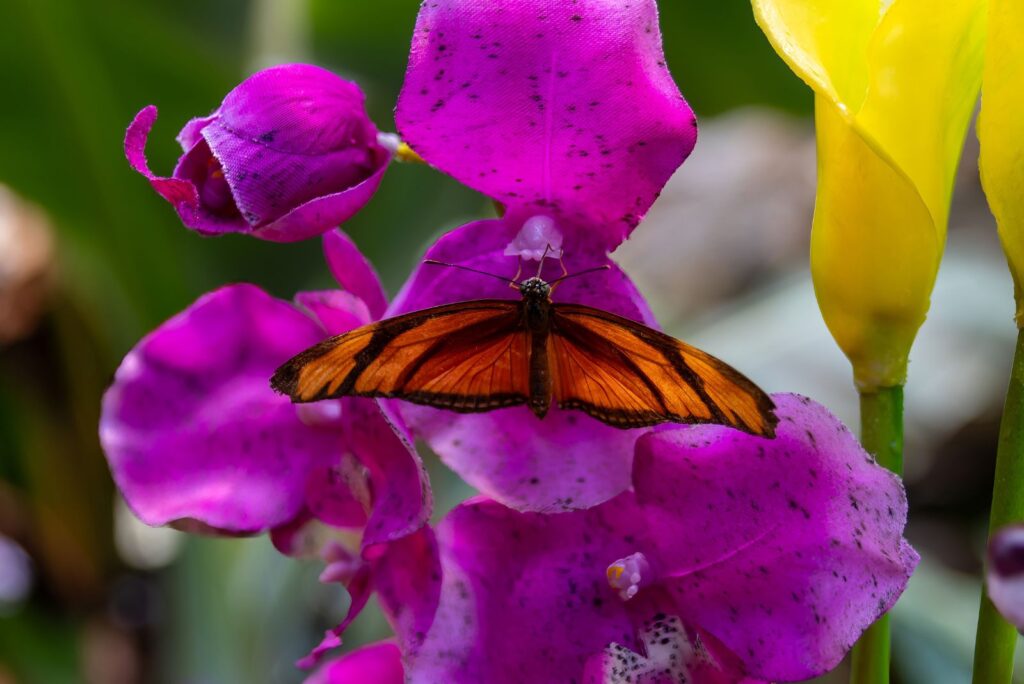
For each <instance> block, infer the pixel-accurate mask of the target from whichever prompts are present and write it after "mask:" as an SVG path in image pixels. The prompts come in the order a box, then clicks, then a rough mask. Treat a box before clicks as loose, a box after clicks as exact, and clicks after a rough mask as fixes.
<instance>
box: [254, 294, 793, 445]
mask: <svg viewBox="0 0 1024 684" xmlns="http://www.w3.org/2000/svg"><path fill="white" fill-rule="evenodd" d="M514 285H515V287H516V288H517V289H518V290H519V292H520V295H521V299H520V300H519V301H515V300H506V299H481V300H473V301H467V302H460V303H456V304H447V305H444V306H438V307H433V308H430V309H425V310H422V311H416V312H412V313H407V314H403V315H400V316H396V317H394V318H389V319H385V320H382V321H379V322H377V323H372V324H370V325H367V326H363V327H362V328H357V329H356V330H352V331H350V332H347V333H344V334H342V335H338V336H336V337H332V338H330V339H328V340H325V341H324V342H321V343H320V344H318V345H316V346H314V347H312V348H310V349H307V350H306V351H304V352H302V353H301V354H299V355H297V356H295V357H294V358H292V359H290V360H289V361H288V362H286V363H285V364H284V365H283V366H281V367H280V368H279V369H278V370H277V372H276V373H275V374H274V377H273V378H272V380H271V384H272V386H273V387H274V388H275V389H276V390H277V391H279V392H282V393H284V394H287V395H289V396H290V397H291V398H292V400H293V401H296V402H308V401H317V400H321V399H329V398H338V397H342V396H365V397H388V398H398V399H404V400H406V401H411V402H414V403H418V404H423V405H427V406H433V407H437V408H443V409H448V410H452V411H458V412H463V413H474V412H481V411H490V410H493V409H497V408H503V407H508V406H516V405H524V404H525V405H527V406H528V407H529V408H530V410H531V411H532V412H533V413H534V414H535V415H536V416H537V417H539V418H543V417H544V416H545V415H547V413H548V411H549V409H550V407H551V405H552V403H555V404H557V405H558V406H559V408H562V409H574V410H580V411H584V412H585V413H587V414H589V415H591V416H593V417H595V418H597V419H598V420H601V421H603V422H605V423H607V424H609V425H613V426H615V427H620V428H634V427H642V426H648V425H654V424H657V423H662V422H679V423H720V424H723V425H729V426H732V427H735V428H737V429H740V430H744V431H746V432H750V433H753V434H758V435H764V436H773V435H774V431H775V424H776V422H777V421H776V418H775V415H774V412H773V409H774V404H773V403H772V401H771V399H770V398H769V397H768V396H767V395H766V394H765V393H764V392H763V391H761V390H760V389H759V388H758V387H757V386H756V385H755V384H754V383H752V382H751V381H750V380H748V379H747V378H745V377H744V376H743V375H741V374H740V373H738V372H737V371H735V370H734V369H732V368H731V367H729V366H728V365H726V364H725V363H723V362H721V361H719V360H718V359H715V358H714V357H712V356H710V355H708V354H705V353H704V352H702V351H700V350H698V349H696V348H694V347H691V346H689V345H687V344H685V343H683V342H680V341H679V340H676V339H674V338H672V337H670V336H668V335H665V334H664V333H661V332H659V331H657V330H653V329H651V328H649V327H647V326H645V325H642V324H640V323H637V322H636V321H632V320H630V319H627V318H624V317H622V316H618V315H616V314H613V313H610V312H607V311H602V310H600V309H596V308H593V307H589V306H584V305H580V304H563V303H555V302H553V301H552V299H551V291H552V287H551V285H550V284H549V283H547V282H545V281H544V280H542V279H541V278H539V277H536V278H529V279H527V280H524V281H522V282H521V283H514Z"/></svg>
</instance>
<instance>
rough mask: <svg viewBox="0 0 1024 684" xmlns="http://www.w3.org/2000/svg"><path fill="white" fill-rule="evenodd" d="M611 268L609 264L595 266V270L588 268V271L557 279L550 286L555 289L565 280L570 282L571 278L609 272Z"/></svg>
mask: <svg viewBox="0 0 1024 684" xmlns="http://www.w3.org/2000/svg"><path fill="white" fill-rule="evenodd" d="M610 268H611V266H610V265H608V264H604V265H603V266H595V267H594V268H588V269H585V270H583V271H577V272H576V273H569V274H567V275H564V276H562V277H561V278H557V279H556V280H552V281H551V282H550V283H548V284H549V285H551V287H552V288H554V286H555V285H557V284H558V283H560V282H562V281H563V280H569V278H575V277H577V276H581V275H587V274H589V273H596V272H597V271H607V270H609V269H610Z"/></svg>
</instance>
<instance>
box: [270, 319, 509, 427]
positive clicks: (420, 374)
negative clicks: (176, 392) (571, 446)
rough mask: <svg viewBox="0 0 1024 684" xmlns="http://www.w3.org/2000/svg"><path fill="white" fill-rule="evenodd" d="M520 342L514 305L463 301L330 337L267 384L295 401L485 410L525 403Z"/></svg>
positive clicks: (287, 364)
mask: <svg viewBox="0 0 1024 684" xmlns="http://www.w3.org/2000/svg"><path fill="white" fill-rule="evenodd" d="M528 345H529V337H528V334H527V332H526V329H525V327H524V326H523V323H522V316H521V304H520V303H519V302H516V301H508V300H478V301H472V302H463V303H459V304H450V305H447V306H439V307H435V308H432V309H425V310H423V311H417V312H414V313H409V314H405V315H403V316H397V317H395V318H389V319H386V320H383V321H380V322H378V323H373V324H371V325H367V326H364V327H362V328H358V329H356V330H353V331H350V332H348V333H344V334H342V335H338V336H337V337H332V338H330V339H328V340H325V341H324V342H321V343H320V344H318V345H317V346H315V347H313V348H311V349H309V350H307V351H305V352H303V353H301V354H299V355H298V356H296V357H295V358H293V359H291V360H290V361H288V362H287V363H286V364H285V365H283V366H282V367H281V368H280V369H278V371H277V373H275V375H274V378H273V380H272V381H271V382H272V385H273V386H274V388H275V389H277V390H278V391H280V392H283V393H285V394H288V395H290V396H291V397H292V398H293V399H294V400H296V401H300V402H307V401H317V400H320V399H328V398H335V397H341V396H365V397H394V398H399V399H405V400H407V401H412V402H415V403H420V404H426V405H429V406H436V407H439V408H448V409H452V410H456V411H486V410H489V409H493V408H499V407H502V406H513V405H516V404H523V403H526V401H527V395H528V393H529V382H528V377H527V376H528V354H529V346H528Z"/></svg>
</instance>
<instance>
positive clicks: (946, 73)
mask: <svg viewBox="0 0 1024 684" xmlns="http://www.w3.org/2000/svg"><path fill="white" fill-rule="evenodd" d="M1006 1H1007V2H1013V1H1014V0H1006ZM753 6H754V13H755V16H756V18H757V21H758V23H759V24H760V26H761V28H762V30H764V32H765V34H766V35H767V36H768V38H769V40H770V41H771V42H772V44H773V45H774V47H775V49H776V51H777V52H778V53H779V54H780V55H781V56H782V57H783V59H785V60H786V62H787V63H788V64H789V65H790V67H791V68H792V69H793V70H794V71H795V72H796V73H797V75H799V76H800V77H801V78H802V79H803V80H804V81H806V82H807V84H808V85H810V86H811V87H812V88H813V89H814V91H815V93H816V97H815V111H816V123H817V135H818V155H819V161H818V198H817V205H816V208H815V216H814V227H813V230H812V236H811V271H812V276H813V278H814V286H815V293H816V294H817V297H818V303H819V305H820V307H821V310H822V314H823V316H824V318H825V322H826V323H827V324H828V326H829V329H830V330H831V331H832V334H833V336H834V337H835V338H836V341H837V342H838V343H839V346H840V347H841V348H842V349H843V351H844V352H845V353H846V355H847V356H848V357H849V358H850V360H851V362H852V363H853V367H854V376H855V379H856V381H857V384H858V385H859V386H860V387H861V388H862V389H864V390H872V389H877V388H879V387H886V386H893V385H899V384H902V383H903V382H904V380H905V379H906V368H907V358H908V356H909V354H910V347H911V344H912V343H913V341H914V337H915V336H916V334H917V330H918V328H920V326H921V324H922V323H923V322H924V318H925V315H926V313H927V311H928V304H929V297H930V294H931V291H932V287H933V285H934V283H935V276H936V274H937V272H938V267H939V261H940V259H941V257H942V249H943V246H944V244H945V239H946V222H947V219H948V215H949V202H950V195H951V192H952V185H953V177H954V174H955V171H956V166H957V161H958V159H959V156H960V149H961V147H962V144H963V138H964V134H965V132H966V128H967V124H968V122H969V120H970V116H971V112H972V111H973V107H974V102H975V100H976V98H977V93H978V88H979V86H980V81H981V67H982V59H983V40H984V19H985V12H984V0H944V1H943V2H942V3H935V2H934V0H753ZM1022 243H1024V240H1022ZM1022 256H1024V253H1022Z"/></svg>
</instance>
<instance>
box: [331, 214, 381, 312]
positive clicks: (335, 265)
mask: <svg viewBox="0 0 1024 684" xmlns="http://www.w3.org/2000/svg"><path fill="white" fill-rule="evenodd" d="M323 250H324V259H325V260H326V261H327V267H328V268H329V269H330V270H331V274H332V275H333V276H334V280H335V281H336V282H337V283H338V285H339V286H340V287H341V289H342V290H345V291H347V292H351V293H352V294H353V295H355V296H356V297H359V298H360V299H361V300H363V301H364V302H365V303H366V306H367V308H368V310H369V313H370V316H372V317H373V320H377V319H379V318H380V317H381V316H383V315H384V311H385V309H387V306H388V300H387V295H386V294H385V293H384V287H383V286H382V285H381V283H380V278H379V277H378V276H377V272H376V271H375V270H374V269H373V265H372V264H370V262H369V260H367V258H366V257H365V256H364V255H363V253H362V252H360V251H359V248H358V247H356V244H355V243H354V242H352V238H350V237H349V236H348V235H346V234H345V233H344V232H342V231H341V230H332V231H329V232H327V233H324V236H323Z"/></svg>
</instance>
